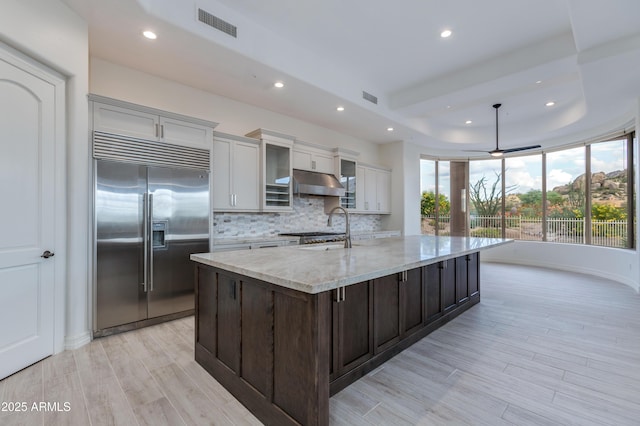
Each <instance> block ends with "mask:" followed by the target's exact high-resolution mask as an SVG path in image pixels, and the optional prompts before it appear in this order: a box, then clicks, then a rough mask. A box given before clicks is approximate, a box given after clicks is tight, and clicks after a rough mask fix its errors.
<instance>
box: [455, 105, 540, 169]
mask: <svg viewBox="0 0 640 426" xmlns="http://www.w3.org/2000/svg"><path fill="white" fill-rule="evenodd" d="M501 106H502V104H494V105H493V107H494V108H495V109H496V149H493V150H491V151H479V150H465V151H468V152H488V153H489V154H490V155H491V156H492V157H502V156H503V155H504V154H508V153H510V152H517V151H526V150H528V149H536V148H541V146H540V145H529V146H521V147H518V148H507V149H500V147H499V146H498V109H499V108H500V107H501Z"/></svg>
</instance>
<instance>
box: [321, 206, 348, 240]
mask: <svg viewBox="0 0 640 426" xmlns="http://www.w3.org/2000/svg"><path fill="white" fill-rule="evenodd" d="M338 209H340V210H342V211H343V212H344V221H345V228H346V230H345V237H346V239H345V240H344V248H351V228H350V227H349V212H348V211H347V209H345V208H344V207H342V206H335V207H334V208H332V209H331V211H330V212H329V219H327V226H331V218H332V217H333V212H335V211H336V210H338Z"/></svg>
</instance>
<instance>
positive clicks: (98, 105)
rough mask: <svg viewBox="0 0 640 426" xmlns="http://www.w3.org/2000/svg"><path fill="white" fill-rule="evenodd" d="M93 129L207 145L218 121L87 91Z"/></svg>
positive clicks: (154, 139)
mask: <svg viewBox="0 0 640 426" xmlns="http://www.w3.org/2000/svg"><path fill="white" fill-rule="evenodd" d="M89 99H90V100H91V101H93V109H92V113H93V130H98V131H101V132H107V133H114V134H118V135H125V136H131V137H134V138H139V139H145V140H152V141H159V142H166V143H171V144H175V145H183V146H191V147H194V148H206V149H210V148H211V142H212V140H213V129H214V127H216V126H217V124H218V123H214V122H211V121H206V120H201V119H198V118H192V117H187V116H183V115H180V114H174V113H171V112H167V111H161V110H158V109H155V108H148V107H145V106H141V105H136V104H131V103H128V102H124V101H118V100H115V99H110V98H104V97H102V96H97V95H90V96H89Z"/></svg>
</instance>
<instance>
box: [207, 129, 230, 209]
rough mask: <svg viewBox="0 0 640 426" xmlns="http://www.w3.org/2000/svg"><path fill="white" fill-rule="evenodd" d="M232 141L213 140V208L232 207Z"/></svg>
mask: <svg viewBox="0 0 640 426" xmlns="http://www.w3.org/2000/svg"><path fill="white" fill-rule="evenodd" d="M232 149H233V142H231V141H228V140H222V139H216V140H214V141H213V171H212V174H213V176H212V178H213V186H212V188H211V191H212V200H213V202H212V204H213V210H226V209H230V208H232V207H233V188H232V187H231V169H232V168H233V165H232V164H231V160H232V155H231V152H232Z"/></svg>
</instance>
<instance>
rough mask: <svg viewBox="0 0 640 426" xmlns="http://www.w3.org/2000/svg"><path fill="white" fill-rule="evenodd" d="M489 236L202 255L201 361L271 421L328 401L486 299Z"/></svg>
mask: <svg viewBox="0 0 640 426" xmlns="http://www.w3.org/2000/svg"><path fill="white" fill-rule="evenodd" d="M509 241H510V240H503V239H490V238H463V237H433V236H412V237H404V238H389V239H384V240H369V241H361V242H358V243H356V244H354V246H353V247H352V248H350V249H345V248H343V247H342V245H341V244H330V245H307V246H289V247H276V248H269V249H262V250H255V251H253V250H252V251H249V252H247V251H243V252H223V253H203V254H194V255H191V259H192V260H194V261H195V262H196V269H197V273H196V323H195V357H196V361H197V362H198V363H200V364H201V365H202V366H203V367H204V368H205V369H206V370H207V371H208V372H209V373H210V374H211V375H212V376H213V377H215V378H216V379H217V380H218V381H219V382H220V383H221V384H222V385H223V386H224V387H225V388H227V389H228V390H229V391H230V392H231V393H232V394H233V395H234V396H235V397H236V398H237V399H238V400H240V401H241V402H242V403H243V404H244V405H245V406H246V407H247V408H248V409H249V410H250V411H251V412H253V413H254V414H255V415H256V417H257V418H258V419H260V420H261V421H262V422H264V423H265V424H278V425H282V424H305V425H327V424H329V397H330V396H331V395H333V394H335V393H337V392H339V391H340V390H341V389H343V388H344V387H346V386H348V385H349V384H350V383H353V382H354V381H355V380H357V379H358V378H360V377H362V376H363V375H364V374H366V373H367V372H369V371H371V370H373V369H374V368H376V367H378V366H379V365H381V364H382V363H384V362H385V361H386V360H388V359H390V358H391V357H393V356H394V355H396V354H397V353H399V352H400V351H402V350H403V349H405V348H407V347H409V346H410V345H412V344H413V343H415V342H417V341H418V340H420V339H422V338H423V337H424V336H426V335H427V334H428V333H430V332H431V331H433V330H435V329H436V328H438V327H440V326H441V325H442V324H444V323H446V322H447V321H449V320H451V319H452V318H454V317H455V316H457V315H459V314H460V313H462V312H464V311H465V310H466V309H468V308H469V307H471V306H473V305H474V304H476V303H478V302H479V301H480V275H479V269H480V261H479V252H480V251H481V250H484V249H488V248H490V247H494V246H497V245H501V244H505V243H508V242H509Z"/></svg>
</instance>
